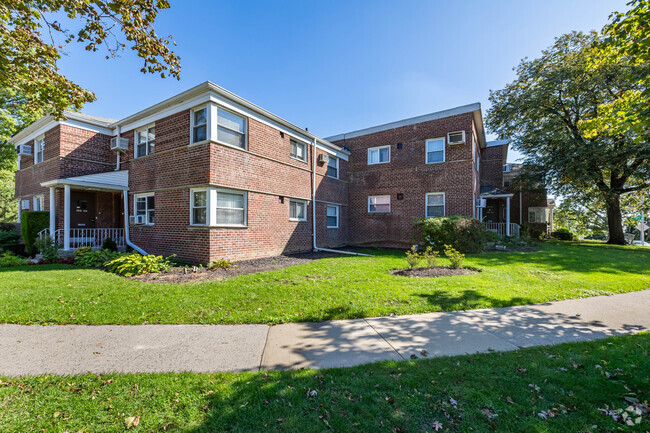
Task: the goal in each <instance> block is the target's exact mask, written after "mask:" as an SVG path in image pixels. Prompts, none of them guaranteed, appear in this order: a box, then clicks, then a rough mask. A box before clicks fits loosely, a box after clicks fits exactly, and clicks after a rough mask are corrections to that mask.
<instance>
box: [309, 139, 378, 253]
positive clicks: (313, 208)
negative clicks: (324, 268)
mask: <svg viewBox="0 0 650 433" xmlns="http://www.w3.org/2000/svg"><path fill="white" fill-rule="evenodd" d="M312 147H313V150H312V158H311V159H312V171H311V174H312V181H311V213H312V217H311V222H312V238H313V246H314V252H315V253H317V252H319V251H325V252H328V253H337V254H349V255H352V256H364V257H373V256H372V255H370V254H362V253H353V252H351V251H341V250H333V249H330V248H318V245H316V138H314V141H313V143H312ZM340 217H341V213H340V212H339V218H340Z"/></svg>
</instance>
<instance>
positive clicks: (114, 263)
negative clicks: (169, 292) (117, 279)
mask: <svg viewBox="0 0 650 433" xmlns="http://www.w3.org/2000/svg"><path fill="white" fill-rule="evenodd" d="M171 257H173V256H170V257H167V258H164V257H163V256H154V255H147V256H141V255H140V254H137V253H133V254H125V255H122V256H120V257H118V258H116V259H113V260H111V261H110V262H108V263H106V270H108V271H110V272H113V273H115V274H118V275H122V276H124V277H132V276H133V275H142V274H151V273H154V272H162V271H165V270H167V269H169V268H170V267H171V265H172V262H171V260H169V259H170V258H171Z"/></svg>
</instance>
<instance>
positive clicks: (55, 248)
mask: <svg viewBox="0 0 650 433" xmlns="http://www.w3.org/2000/svg"><path fill="white" fill-rule="evenodd" d="M34 247H36V250H38V252H39V253H41V255H42V256H43V259H44V260H47V261H48V262H52V263H54V262H56V261H57V260H58V259H59V248H61V245H59V244H57V243H56V241H55V240H54V239H52V238H51V237H50V236H37V237H36V240H35V241H34Z"/></svg>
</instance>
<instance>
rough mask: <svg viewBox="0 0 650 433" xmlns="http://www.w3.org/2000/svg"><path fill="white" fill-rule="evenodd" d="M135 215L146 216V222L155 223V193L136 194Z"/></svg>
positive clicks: (148, 223)
mask: <svg viewBox="0 0 650 433" xmlns="http://www.w3.org/2000/svg"><path fill="white" fill-rule="evenodd" d="M135 215H136V216H139V215H143V216H144V224H147V225H153V219H154V195H153V194H138V195H136V196H135Z"/></svg>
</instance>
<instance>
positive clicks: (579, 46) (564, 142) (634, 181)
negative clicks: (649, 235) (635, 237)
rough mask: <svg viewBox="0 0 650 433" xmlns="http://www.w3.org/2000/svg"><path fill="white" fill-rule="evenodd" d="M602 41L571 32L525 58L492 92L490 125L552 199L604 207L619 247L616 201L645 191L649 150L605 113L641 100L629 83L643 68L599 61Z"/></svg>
mask: <svg viewBox="0 0 650 433" xmlns="http://www.w3.org/2000/svg"><path fill="white" fill-rule="evenodd" d="M602 42H603V37H602V36H601V35H599V34H597V33H589V34H583V33H579V32H573V33H570V34H567V35H563V36H561V37H559V38H557V39H556V40H555V43H554V44H553V45H552V46H551V47H549V48H548V49H546V50H544V51H542V55H541V56H540V57H539V58H537V59H533V60H528V59H524V60H523V61H522V62H521V63H520V64H519V66H517V68H516V69H515V71H516V73H517V77H516V78H515V80H514V81H513V82H512V83H509V84H508V85H506V87H505V88H504V89H502V90H498V91H491V92H490V101H491V103H492V107H491V108H490V109H489V110H488V116H487V125H488V127H489V128H490V129H491V130H492V131H494V132H496V133H497V134H498V135H500V136H503V137H508V138H510V139H511V140H512V142H513V147H514V148H515V149H517V150H519V151H521V152H522V154H523V155H524V160H525V163H526V164H528V165H529V166H531V167H533V170H539V171H540V172H543V173H544V174H545V178H546V181H547V184H548V187H549V188H550V189H551V191H552V192H554V193H555V194H557V195H574V194H576V193H577V192H580V191H590V192H593V194H595V197H594V199H597V200H600V201H602V202H603V203H604V206H605V208H606V216H607V225H608V229H609V242H610V243H614V244H624V243H625V238H624V235H623V221H622V215H621V204H620V201H621V195H623V194H627V193H631V192H634V191H640V190H643V189H645V188H648V187H649V186H650V185H649V183H650V167H649V166H650V148H649V147H648V136H647V132H646V133H645V136H642V135H643V132H644V131H643V128H641V134H640V133H639V128H631V127H626V128H619V127H618V124H617V123H616V122H617V120H616V118H615V117H614V116H611V115H610V114H609V113H606V112H605V110H603V107H607V106H609V107H614V106H616V105H617V104H619V103H625V102H621V101H625V100H626V99H627V101H628V103H629V100H630V98H629V95H631V94H634V95H642V94H643V90H644V88H643V84H642V83H640V82H639V80H637V79H634V78H633V77H636V76H639V74H640V73H641V72H640V71H641V70H643V69H646V68H648V64H646V63H639V62H635V61H633V60H631V59H630V58H629V56H626V55H618V54H619V53H616V54H617V55H616V57H615V56H611V57H610V58H609V59H608V61H602V60H601V57H602V50H601V49H599V46H600V44H602ZM596 124H597V126H596Z"/></svg>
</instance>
